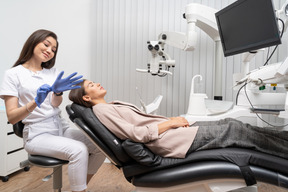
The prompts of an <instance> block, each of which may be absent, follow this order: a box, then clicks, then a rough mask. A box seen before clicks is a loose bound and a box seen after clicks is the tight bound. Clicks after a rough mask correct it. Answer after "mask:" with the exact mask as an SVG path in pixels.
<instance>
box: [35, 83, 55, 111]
mask: <svg viewBox="0 0 288 192" xmlns="http://www.w3.org/2000/svg"><path fill="white" fill-rule="evenodd" d="M50 91H52V87H50V85H47V84H44V85H42V86H41V87H39V88H38V89H37V96H36V97H35V102H36V104H37V106H38V107H39V108H40V105H41V104H42V103H43V102H44V100H45V98H46V97H47V95H48V93H49V92H50Z"/></svg>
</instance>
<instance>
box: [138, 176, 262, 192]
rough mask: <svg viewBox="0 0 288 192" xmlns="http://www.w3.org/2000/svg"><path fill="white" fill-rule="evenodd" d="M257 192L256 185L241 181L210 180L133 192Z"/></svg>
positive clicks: (141, 189)
mask: <svg viewBox="0 0 288 192" xmlns="http://www.w3.org/2000/svg"><path fill="white" fill-rule="evenodd" d="M155 191H157V192H178V191H181V192H258V188H257V185H253V186H248V187H247V185H246V183H245V181H244V180H243V179H229V178H228V179H211V180H202V181H197V182H193V183H187V184H183V185H177V186H171V187H165V188H147V187H136V189H135V192H155Z"/></svg>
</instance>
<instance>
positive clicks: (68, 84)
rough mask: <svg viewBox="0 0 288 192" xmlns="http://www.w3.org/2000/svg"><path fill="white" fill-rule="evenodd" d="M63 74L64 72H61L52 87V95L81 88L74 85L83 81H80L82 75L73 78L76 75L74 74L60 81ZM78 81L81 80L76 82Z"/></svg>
mask: <svg viewBox="0 0 288 192" xmlns="http://www.w3.org/2000/svg"><path fill="white" fill-rule="evenodd" d="M63 74H64V71H61V72H60V73H59V75H58V77H57V78H56V80H55V82H54V83H53V85H52V91H53V92H54V93H61V92H63V91H67V90H71V89H79V88H80V87H81V86H75V85H76V84H78V83H81V82H82V81H83V79H81V78H82V77H83V76H82V75H79V76H77V77H74V76H75V75H76V74H77V72H75V73H72V74H71V75H69V76H68V77H66V78H64V79H61V78H62V76H63ZM72 77H74V78H72ZM78 79H81V80H78Z"/></svg>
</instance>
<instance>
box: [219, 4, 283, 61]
mask: <svg viewBox="0 0 288 192" xmlns="http://www.w3.org/2000/svg"><path fill="white" fill-rule="evenodd" d="M215 16H216V21H217V25H218V30H219V35H220V39H221V43H222V47H223V52H224V55H225V56H226V57H227V56H230V55H235V54H239V53H243V52H248V51H255V50H257V49H261V48H264V47H269V46H273V45H278V44H280V43H281V37H280V33H279V29H278V24H277V20H276V16H275V12H274V6H273V3H272V1H271V0H237V1H236V2H234V3H232V4H230V5H229V6H227V7H225V8H223V9H222V10H220V11H218V12H217V13H216V14H215Z"/></svg>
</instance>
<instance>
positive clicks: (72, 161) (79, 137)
mask: <svg viewBox="0 0 288 192" xmlns="http://www.w3.org/2000/svg"><path fill="white" fill-rule="evenodd" d="M49 119H50V118H49ZM49 126H51V130H52V131H51V132H49V131H48V132H47V127H49ZM41 127H45V128H44V129H45V130H46V132H44V133H41V134H38V135H36V136H34V137H33V138H29V131H32V132H33V130H35V129H37V133H39V129H41ZM55 128H56V129H58V130H57V131H55ZM34 132H35V131H34ZM25 133H26V134H25ZM28 138H29V139H28ZM23 139H24V143H25V145H24V148H25V150H26V151H27V152H28V153H29V154H32V155H43V156H49V157H55V158H58V159H63V160H68V161H69V164H68V176H69V182H70V188H71V190H73V191H82V190H84V189H86V188H87V181H86V180H87V174H95V173H96V172H97V170H98V169H99V167H100V166H101V165H102V163H103V161H104V160H105V156H104V155H103V153H102V152H101V151H100V150H99V149H98V148H97V147H96V146H95V145H94V144H93V143H92V142H91V141H90V139H88V138H87V137H86V135H85V134H84V133H83V132H82V131H81V130H79V129H77V128H70V127H69V124H68V123H67V122H66V121H65V120H64V119H63V118H61V117H58V116H57V117H53V118H52V119H50V121H48V120H45V121H43V122H39V123H32V124H27V125H26V126H25V129H24V135H23Z"/></svg>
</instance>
